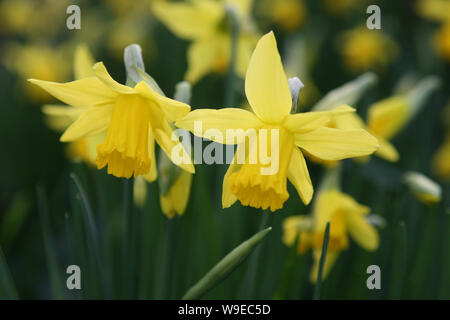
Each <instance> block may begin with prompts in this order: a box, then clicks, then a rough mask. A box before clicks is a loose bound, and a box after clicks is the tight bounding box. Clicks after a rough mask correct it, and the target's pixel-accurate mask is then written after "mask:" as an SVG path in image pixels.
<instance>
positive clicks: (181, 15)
mask: <svg viewBox="0 0 450 320" xmlns="http://www.w3.org/2000/svg"><path fill="white" fill-rule="evenodd" d="M252 3H253V1H252V0H221V1H213V0H189V1H187V3H182V2H178V3H169V2H163V1H154V2H153V3H152V9H153V12H154V14H155V16H156V17H157V18H158V19H160V20H161V21H162V22H163V23H164V24H165V25H166V26H167V27H168V28H169V29H170V30H171V31H172V32H173V33H174V34H176V35H177V36H178V37H180V38H183V39H186V40H190V41H192V43H191V45H190V46H189V49H188V53H187V55H188V70H187V73H186V76H185V77H186V80H187V81H189V82H191V83H195V82H197V81H198V80H199V79H200V78H202V77H203V76H205V75H206V74H208V73H209V72H211V71H216V72H223V71H225V70H226V69H227V67H228V64H229V61H230V56H231V26H230V23H229V21H228V19H227V18H228V17H227V16H226V15H227V12H226V11H227V6H228V7H232V10H234V11H235V12H236V13H237V15H238V16H239V37H238V40H237V42H238V43H237V54H236V72H237V74H238V75H239V76H241V77H244V75H245V71H246V68H247V65H248V61H249V59H250V56H251V53H252V50H253V48H254V46H255V44H256V41H257V39H258V33H257V32H256V30H255V27H254V26H253V24H252V23H251V20H250V19H249V16H250V10H251V6H252Z"/></svg>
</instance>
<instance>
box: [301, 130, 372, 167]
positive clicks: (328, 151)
mask: <svg viewBox="0 0 450 320" xmlns="http://www.w3.org/2000/svg"><path fill="white" fill-rule="evenodd" d="M295 143H296V144H297V145H298V146H299V147H300V148H303V149H305V150H306V151H308V152H309V153H310V154H312V155H313V156H315V157H317V158H319V159H322V160H342V159H346V158H352V157H360V156H365V155H369V154H371V153H373V152H374V151H375V150H376V149H377V146H378V141H377V139H375V138H374V137H373V136H372V135H370V134H369V133H368V132H367V131H365V130H363V129H349V130H339V129H333V128H327V127H320V128H318V129H316V130H314V131H310V132H307V133H300V134H296V135H295Z"/></svg>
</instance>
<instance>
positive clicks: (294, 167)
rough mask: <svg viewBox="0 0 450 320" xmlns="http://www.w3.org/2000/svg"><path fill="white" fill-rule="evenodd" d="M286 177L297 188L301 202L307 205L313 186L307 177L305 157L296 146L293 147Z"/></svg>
mask: <svg viewBox="0 0 450 320" xmlns="http://www.w3.org/2000/svg"><path fill="white" fill-rule="evenodd" d="M288 179H289V181H290V182H291V183H292V184H293V185H294V187H295V189H297V192H298V195H299V196H300V198H301V199H302V201H303V203H304V204H305V205H307V204H308V203H309V202H310V201H311V198H312V195H313V192H314V190H313V186H312V183H311V178H310V177H309V172H308V168H307V167H306V162H305V158H304V157H303V154H302V152H301V151H300V150H299V149H298V148H294V151H293V152H292V156H291V162H290V163H289V169H288Z"/></svg>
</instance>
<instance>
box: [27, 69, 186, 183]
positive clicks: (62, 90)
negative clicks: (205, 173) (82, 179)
mask: <svg viewBox="0 0 450 320" xmlns="http://www.w3.org/2000/svg"><path fill="white" fill-rule="evenodd" d="M93 73H94V76H90V77H87V78H83V79H80V80H76V81H72V82H67V83H56V82H49V81H42V80H35V79H30V80H29V81H30V82H32V83H34V84H36V85H38V86H40V87H41V88H43V89H44V90H46V91H47V92H49V93H50V94H51V95H53V96H54V97H56V98H57V99H59V100H61V101H63V102H64V103H67V104H68V105H71V106H73V107H76V108H83V112H82V113H81V115H80V116H79V118H78V119H77V120H76V121H75V122H73V123H72V124H71V125H70V126H69V127H68V128H67V130H65V132H64V134H63V135H62V137H61V141H63V142H70V141H76V140H78V139H81V138H83V137H86V136H93V135H97V134H100V133H106V137H105V139H104V140H103V142H102V143H100V144H99V145H98V146H97V156H96V165H97V168H98V169H102V168H104V167H107V171H108V173H109V174H112V175H114V176H116V177H125V178H130V177H131V176H134V177H137V176H138V175H144V176H146V177H147V178H148V180H150V181H152V180H154V179H156V175H157V173H156V161H155V150H154V142H155V141H156V142H157V143H158V144H159V145H160V147H161V148H162V150H163V151H164V152H166V153H167V154H169V155H170V153H171V150H172V148H173V147H175V146H176V145H178V143H179V142H177V141H173V140H172V139H171V137H172V132H173V130H172V128H171V126H170V123H169V122H173V121H175V120H176V119H178V118H181V117H183V116H184V115H186V114H187V113H188V112H189V110H190V107H189V105H187V104H185V103H181V102H178V101H176V100H172V99H169V98H167V97H165V96H162V95H161V94H159V93H158V92H156V91H155V90H153V89H152V88H151V87H150V86H149V85H148V84H147V83H146V82H145V81H141V82H139V83H137V84H136V85H135V86H134V87H128V86H125V85H122V84H120V83H118V82H116V81H115V80H114V79H113V78H112V77H111V76H110V75H109V73H108V72H107V70H106V68H105V66H104V65H103V63H102V62H99V63H96V64H95V65H94V66H93ZM183 150H184V149H183ZM180 166H182V168H183V169H185V170H188V171H190V172H194V167H193V165H192V163H184V164H180Z"/></svg>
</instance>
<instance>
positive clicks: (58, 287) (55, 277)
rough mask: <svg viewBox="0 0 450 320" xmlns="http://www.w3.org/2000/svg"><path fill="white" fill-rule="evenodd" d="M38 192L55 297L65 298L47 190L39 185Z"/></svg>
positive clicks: (47, 258) (43, 233)
mask: <svg viewBox="0 0 450 320" xmlns="http://www.w3.org/2000/svg"><path fill="white" fill-rule="evenodd" d="M36 194H37V203H38V209H39V215H40V218H41V219H40V220H41V231H42V237H43V239H44V251H45V258H46V260H47V267H48V271H49V274H50V283H51V286H52V293H53V297H54V298H55V299H63V298H64V293H63V292H64V291H63V290H64V287H63V281H62V278H61V273H60V270H59V267H58V263H57V258H56V250H55V247H54V245H53V240H52V234H51V229H50V221H49V216H48V206H47V199H46V196H45V191H44V189H43V188H42V187H40V186H38V187H37V188H36Z"/></svg>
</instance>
